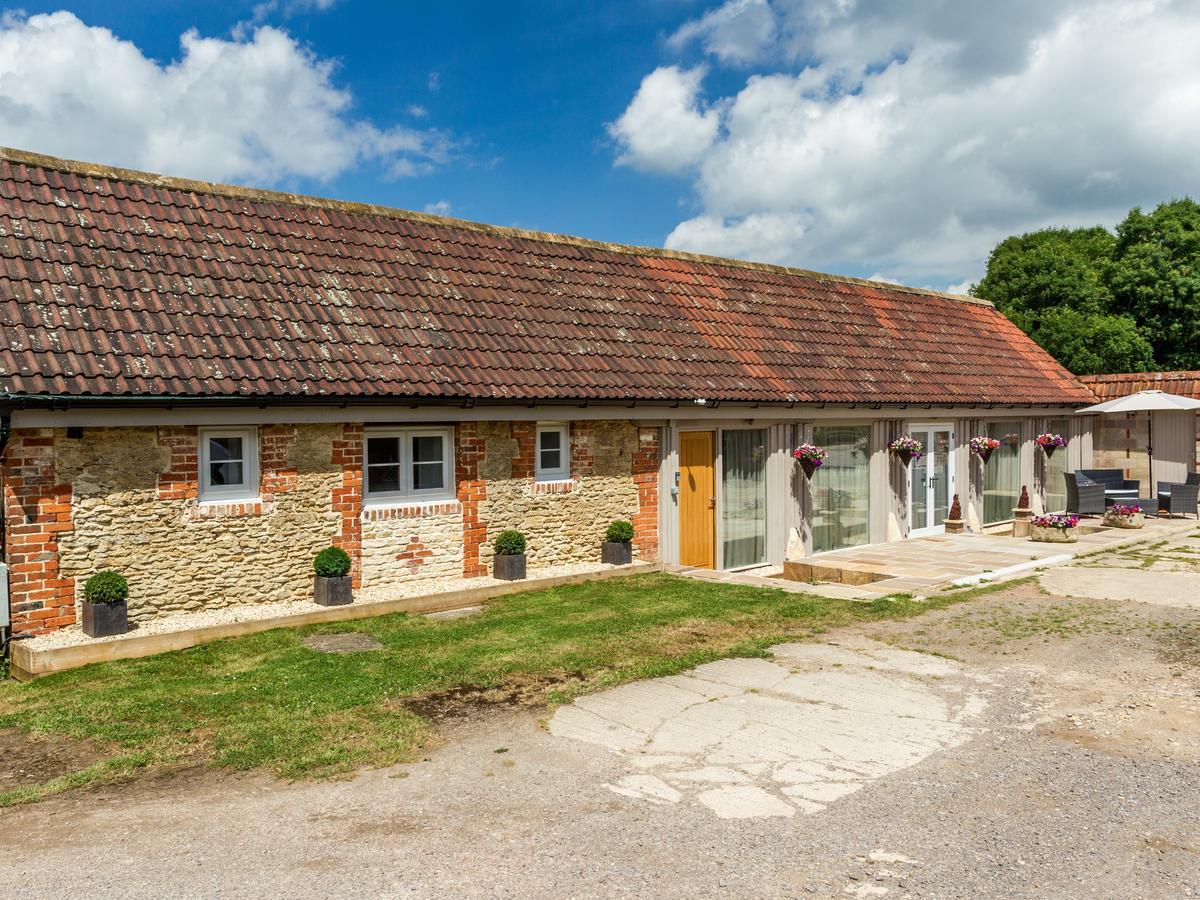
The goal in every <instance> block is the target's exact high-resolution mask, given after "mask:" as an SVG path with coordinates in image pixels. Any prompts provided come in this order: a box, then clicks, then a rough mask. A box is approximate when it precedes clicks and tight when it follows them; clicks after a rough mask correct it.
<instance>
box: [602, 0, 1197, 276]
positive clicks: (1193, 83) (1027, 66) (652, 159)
mask: <svg viewBox="0 0 1200 900" xmlns="http://www.w3.org/2000/svg"><path fill="white" fill-rule="evenodd" d="M763 5H765V0H764V3H763V4H751V3H747V2H744V0H730V2H729V3H727V4H725V6H723V7H720V8H719V9H718V10H717V11H715V12H711V13H708V14H707V15H705V16H704V17H703V18H701V19H699V20H697V22H696V23H693V25H692V26H690V30H688V29H689V26H685V28H684V30H681V31H680V32H678V33H677V36H676V39H675V40H674V41H673V45H675V46H679V47H682V46H684V45H685V44H687V42H688V41H698V42H699V44H700V46H701V48H702V49H703V50H704V51H705V52H707V53H709V54H710V55H711V56H712V57H714V59H715V60H716V61H722V60H729V61H731V62H736V63H738V64H739V65H740V64H742V63H745V62H747V61H752V62H754V64H755V70H756V71H755V74H752V75H750V76H748V77H745V78H744V79H742V80H741V86H740V88H739V89H738V90H736V91H735V92H734V93H733V94H731V95H730V96H728V97H723V98H717V99H716V100H715V101H714V102H713V103H712V104H711V105H709V106H708V107H707V109H702V108H701V107H700V106H699V105H698V100H697V97H698V96H699V95H700V93H701V91H702V85H701V80H700V78H699V77H697V76H695V73H696V72H697V70H692V74H693V78H692V79H691V80H689V81H687V82H686V83H684V85H683V87H684V88H686V90H679V89H677V90H676V92H675V97H674V99H673V101H671V103H668V104H666V105H667V106H668V107H669V108H673V109H675V110H676V113H677V115H676V116H674V117H672V116H663V115H646V114H645V107H646V106H647V102H646V97H645V94H646V86H647V85H648V84H654V83H657V82H658V79H659V78H662V79H664V80H665V81H666V82H667V83H675V84H678V83H679V74H680V70H679V69H678V68H677V67H675V66H665V67H662V68H660V69H658V70H656V72H654V73H652V74H651V75H650V76H648V77H647V79H646V80H645V81H644V82H643V84H642V88H641V89H639V91H638V93H637V95H636V96H635V97H634V98H633V101H632V102H631V103H630V106H629V109H628V110H627V111H626V113H625V115H624V116H622V118H621V119H620V120H618V125H621V124H622V123H624V124H625V128H623V129H615V130H614V134H615V135H616V136H617V138H618V140H620V142H621V156H620V159H619V161H620V162H621V163H623V164H628V165H633V166H637V167H640V168H644V169H649V170H654V171H664V172H680V171H684V167H685V165H692V166H695V168H694V169H691V170H690V171H692V172H694V175H693V176H692V177H693V178H694V181H693V186H694V189H695V195H696V201H697V206H698V211H697V214H696V215H695V216H694V217H693V218H690V219H688V220H687V221H684V222H681V223H679V225H678V226H677V227H676V228H675V229H674V230H673V231H672V233H671V234H670V235H669V237H668V238H667V244H668V245H669V246H672V247H677V248H682V249H689V250H699V251H706V252H715V253H722V254H732V255H743V256H752V257H755V258H760V259H767V260H773V261H782V262H788V263H792V264H795V265H801V266H807V267H811V268H823V269H832V270H835V271H845V272H864V273H866V272H888V273H890V275H891V276H892V277H896V278H900V279H903V280H907V281H912V282H917V283H937V284H942V285H950V284H954V285H955V286H958V287H961V285H962V284H963V283H965V282H967V281H970V280H973V279H975V278H977V277H978V276H979V275H980V274H981V273H982V267H983V263H984V261H985V260H986V256H987V253H988V251H989V250H990V249H991V247H992V246H993V244H994V243H995V242H996V241H997V240H999V239H1001V238H1003V237H1005V236H1007V235H1008V234H1011V233H1014V232H1019V231H1022V230H1028V229H1032V228H1038V227H1042V226H1044V225H1047V224H1061V225H1075V224H1096V223H1097V222H1104V223H1113V222H1115V221H1116V220H1117V219H1118V218H1119V217H1120V216H1121V215H1123V213H1124V212H1125V211H1126V210H1127V209H1128V208H1129V207H1130V206H1133V205H1135V204H1142V205H1152V204H1154V203H1156V202H1158V201H1160V200H1165V199H1169V198H1171V197H1174V196H1179V195H1181V194H1184V193H1189V192H1190V193H1193V194H1195V193H1197V192H1200V154H1197V153H1196V147H1198V146H1200V54H1197V53H1196V52H1195V48H1196V47H1197V46H1200V4H1196V3H1194V2H1183V0H1179V2H1172V0H1125V2H1116V0H1052V2H1045V0H1037V2H1033V0H1012V2H1011V3H1008V4H987V3H962V2H959V0H930V2H929V3H921V4H895V3H891V2H886V0H772V2H771V3H770V12H771V14H772V17H773V18H772V23H773V24H772V28H773V31H772V34H773V35H774V38H773V40H772V41H770V42H767V43H766V44H763V45H761V46H758V47H757V49H754V45H753V42H750V43H742V44H737V46H738V47H740V48H742V50H741V51H739V52H740V53H741V55H740V56H738V55H731V53H730V51H729V50H728V47H729V46H730V44H729V41H730V40H731V38H730V37H729V35H728V34H726V33H724V32H722V31H721V29H722V28H726V26H727V25H728V23H729V22H731V21H735V20H736V19H737V18H738V16H740V15H745V14H747V12H746V11H747V10H748V9H750V8H751V7H755V8H758V7H761V6H763ZM722 10H725V11H727V15H725V16H724V17H723V16H721V15H718V13H721V11H722ZM735 14H736V15H735ZM743 51H744V52H743ZM672 104H673V106H672ZM679 110H683V111H684V112H687V111H688V110H691V111H692V115H691V118H690V119H689V118H688V117H687V116H683V117H682V118H681V117H680V116H679V115H678V111H679ZM638 111H640V112H641V113H642V114H641V115H640V116H638V117H634V116H633V114H634V113H635V112H638ZM702 115H703V116H705V118H704V119H703V123H704V131H703V136H702V137H699V138H698V137H697V132H698V129H697V127H696V118H697V117H699V116H702ZM714 119H716V120H717V121H713V120H714ZM635 138H636V139H635ZM675 140H678V141H679V142H680V144H681V145H682V146H683V147H684V148H687V150H686V152H681V151H680V150H679V149H677V148H673V147H672V143H673V141H675ZM664 148H666V149H664ZM672 159H674V160H683V159H686V164H679V163H676V164H674V165H672V164H670V160H672Z"/></svg>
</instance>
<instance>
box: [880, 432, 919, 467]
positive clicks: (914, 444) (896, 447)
mask: <svg viewBox="0 0 1200 900" xmlns="http://www.w3.org/2000/svg"><path fill="white" fill-rule="evenodd" d="M888 452H889V453H891V454H892V456H894V457H896V458H897V459H899V460H900V461H901V462H902V463H904V464H905V465H908V464H909V463H910V462H912V461H913V460H914V459H920V458H921V455H922V454H923V453H924V452H925V445H924V444H922V443H921V442H920V441H918V440H917V439H916V438H915V437H912V436H910V435H907V434H906V435H903V436H901V437H898V438H896V439H895V440H894V441H892V442H891V443H890V444H888Z"/></svg>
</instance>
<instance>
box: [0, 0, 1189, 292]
mask: <svg viewBox="0 0 1200 900" xmlns="http://www.w3.org/2000/svg"><path fill="white" fill-rule="evenodd" d="M0 2H2V0H0ZM2 8H3V7H0V9H2ZM1196 46H1200V4H1198V3H1196V2H1195V0H1009V2H1008V3H1005V4H998V3H993V2H990V0H922V2H920V3H894V2H890V0H707V2H706V0H643V2H610V3H580V2H565V0H547V2H533V0H528V2H514V3H495V2H490V3H475V2H450V0H445V2H442V3H440V4H437V3H428V2H425V3H376V2H369V0H259V2H257V3H256V2H243V3H204V2H179V0H167V2H164V0H159V2H153V3H151V2H142V3H139V2H114V0H108V2H95V0H78V2H71V0H59V2H50V3H42V2H24V3H22V4H21V7H20V8H19V9H18V8H16V7H11V8H9V9H8V10H7V11H6V12H4V13H3V14H2V15H0V144H6V145H10V146H17V147H21V148H25V149H31V150H37V151H41V152H45V153H51V154H57V155H62V156H70V157H75V158H82V159H89V160H94V161H97V162H105V163H111V164H117V165H125V166H130V167H134V168H142V169H149V170H151V171H159V172H165V173H168V174H173V175H181V176H189V177H196V178H207V179H211V180H219V181H232V182H237V183H244V184H251V185H256V186H263V187H278V188H283V189H287V190H296V191H301V192H306V193H316V194H321V195H327V196H335V197H341V198H347V199H356V200H364V201H370V202H374V203H381V204H386V205H392V206H399V207H404V208H409V209H417V210H430V211H438V212H447V213H448V214H450V215H454V216H460V217H463V218H470V219H477V220H482V221H486V222H492V223H496V224H503V225H516V226H521V227H527V228H534V229H539V230H546V231H559V232H567V233H573V234H579V235H584V236H588V237H593V238H598V239H603V240H612V241H619V242H625V243H635V244H648V245H665V246H670V247H676V248H680V249H687V250H695V251H701V252H710V253H716V254H720V255H727V256H737V257H742V258H750V259H756V260H762V261H768V262H779V263H784V264H789V265H798V266H803V267H807V268H814V269H820V270H824V271H831V272H839V273H845V274H852V275H859V276H865V277H875V278H881V279H885V280H895V281H902V282H906V283H910V284H917V285H922V286H930V287H937V288H950V289H953V290H965V289H966V288H967V287H969V285H970V284H971V283H972V281H974V280H976V279H978V278H979V276H980V275H981V274H982V272H983V268H984V265H985V262H986V259H987V255H988V252H989V251H990V250H991V248H992V247H993V246H994V245H995V244H996V242H997V241H999V240H1000V239H1002V238H1004V237H1006V236H1007V235H1009V234H1014V233H1020V232H1023V231H1027V230H1031V229H1034V228H1040V227H1045V226H1047V225H1066V226H1074V225H1093V224H1104V225H1112V224H1114V223H1115V222H1117V221H1119V220H1120V218H1122V217H1123V216H1124V214H1125V212H1126V211H1127V210H1128V209H1129V208H1130V207H1132V206H1134V205H1142V206H1153V205H1155V204H1157V203H1159V202H1162V201H1164V200H1167V199H1170V198H1172V197H1177V196H1182V195H1194V194H1196V193H1197V191H1198V183H1200V154H1197V153H1196V152H1195V148H1196V147H1197V146H1200V90H1198V89H1197V88H1196V85H1198V84H1200V55H1197V54H1196V53H1195V47H1196Z"/></svg>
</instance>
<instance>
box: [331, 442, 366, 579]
mask: <svg viewBox="0 0 1200 900" xmlns="http://www.w3.org/2000/svg"><path fill="white" fill-rule="evenodd" d="M333 464H334V465H335V466H341V467H342V483H341V484H340V485H338V486H336V487H335V488H334V489H333V509H334V511H335V512H337V513H339V514H340V515H341V519H342V523H341V527H340V528H339V529H338V536H337V539H336V540H335V541H334V544H336V545H337V546H338V547H341V548H342V549H343V550H345V551H346V552H347V553H349V554H350V575H351V577H352V578H353V581H352V582H351V583H352V584H353V585H354V587H361V586H362V506H363V427H362V425H360V424H346V425H343V426H342V436H341V438H340V439H339V440H335V441H334V442H333Z"/></svg>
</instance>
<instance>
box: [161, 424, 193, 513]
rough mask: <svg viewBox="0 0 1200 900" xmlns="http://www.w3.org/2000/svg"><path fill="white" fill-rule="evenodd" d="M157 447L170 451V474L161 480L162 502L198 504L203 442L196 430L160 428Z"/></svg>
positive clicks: (185, 427)
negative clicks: (182, 501)
mask: <svg viewBox="0 0 1200 900" xmlns="http://www.w3.org/2000/svg"><path fill="white" fill-rule="evenodd" d="M157 442H158V446H160V447H167V448H169V449H170V451H171V461H170V462H169V463H168V465H167V471H165V472H162V473H160V474H159V476H158V499H159V500H195V499H196V497H197V495H198V494H199V490H200V485H199V483H198V481H197V479H198V477H199V475H198V473H199V471H200V470H199V462H198V457H197V454H198V453H199V452H200V440H199V435H198V434H197V430H196V428H195V427H194V426H179V427H161V428H159V429H158V441H157Z"/></svg>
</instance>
